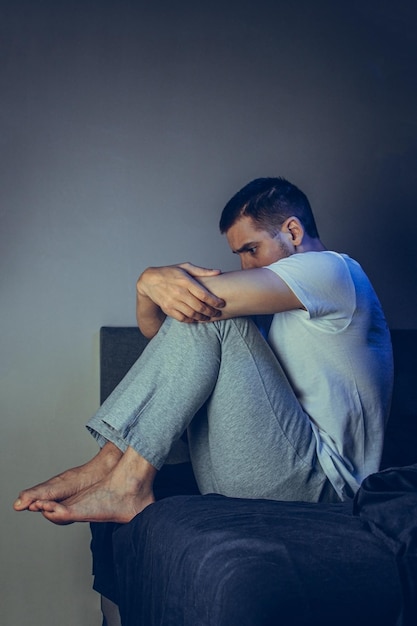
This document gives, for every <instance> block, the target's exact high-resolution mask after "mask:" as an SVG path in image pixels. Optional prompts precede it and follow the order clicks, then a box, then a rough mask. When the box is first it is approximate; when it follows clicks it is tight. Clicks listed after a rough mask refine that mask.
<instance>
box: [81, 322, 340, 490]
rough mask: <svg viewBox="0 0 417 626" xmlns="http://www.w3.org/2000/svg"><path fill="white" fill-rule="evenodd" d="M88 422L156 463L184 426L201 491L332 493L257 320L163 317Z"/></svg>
mask: <svg viewBox="0 0 417 626" xmlns="http://www.w3.org/2000/svg"><path fill="white" fill-rule="evenodd" d="M87 427H88V428H89V430H90V431H91V432H92V434H93V435H94V436H95V437H96V439H97V440H98V442H99V444H100V445H103V444H104V443H105V442H106V441H111V442H113V443H114V444H115V445H116V446H118V447H119V448H120V449H121V450H122V451H124V450H126V448H127V447H128V446H131V447H132V448H134V449H135V450H136V451H137V452H138V453H139V454H140V455H141V456H143V457H144V458H145V459H146V460H147V461H148V462H149V463H151V464H152V465H153V466H154V467H155V468H157V469H160V468H161V467H162V465H163V464H164V462H165V461H166V459H167V457H168V455H169V452H170V449H171V447H172V445H173V444H174V442H175V441H177V440H178V439H179V437H180V436H181V435H182V433H183V432H184V431H185V430H187V432H188V442H189V449H190V456H191V462H192V466H193V470H194V473H195V477H196V480H197V484H198V486H199V489H200V491H201V493H203V494H204V493H213V492H215V493H220V494H223V495H226V496H232V497H244V498H271V499H276V500H306V501H319V500H322V501H323V500H327V501H328V500H337V497H336V496H335V494H334V492H333V489H332V488H331V486H330V484H329V483H328V481H327V479H326V476H325V474H324V473H323V470H322V469H321V466H320V464H319V462H318V460H317V456H316V440H315V436H314V434H313V431H312V429H311V426H310V421H309V419H308V417H307V415H306V414H305V413H304V411H303V409H302V408H301V406H300V404H299V402H298V400H297V398H296V396H295V394H294V392H293V390H292V388H291V386H290V384H289V382H288V380H287V378H286V376H285V374H284V372H283V370H282V368H281V366H280V364H279V362H278V360H277V359H276V357H275V355H274V354H273V352H272V350H271V349H270V347H269V346H268V344H267V342H266V341H265V340H264V339H263V337H262V336H261V334H260V333H259V331H258V329H257V328H256V326H255V324H254V323H253V322H252V321H251V320H250V319H248V318H236V319H231V320H223V321H217V322H211V323H208V324H191V325H190V324H181V323H179V322H177V321H175V320H173V319H170V318H168V319H167V320H166V321H165V322H164V324H163V326H162V327H161V329H160V331H159V332H158V334H157V335H156V336H155V337H154V338H153V339H152V341H150V343H149V344H148V345H147V347H146V348H145V350H144V352H143V353H142V355H141V356H140V358H139V359H138V361H137V362H136V363H135V364H134V365H133V367H132V368H131V370H130V371H129V372H128V374H127V375H126V376H125V378H124V379H123V380H122V381H121V383H120V384H119V385H118V387H117V388H116V389H115V390H114V392H113V393H112V394H111V395H110V396H109V398H107V400H106V401H105V402H104V404H103V405H102V406H101V407H100V409H99V410H98V412H97V413H96V414H95V415H94V416H93V417H92V418H91V420H90V421H89V422H88V424H87Z"/></svg>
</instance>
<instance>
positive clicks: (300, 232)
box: [282, 216, 304, 247]
mask: <svg viewBox="0 0 417 626" xmlns="http://www.w3.org/2000/svg"><path fill="white" fill-rule="evenodd" d="M282 232H283V233H284V234H285V233H286V234H287V235H288V237H289V239H290V243H291V245H293V246H295V247H298V246H300V245H301V243H302V241H303V239H304V226H303V225H302V223H301V222H300V220H299V219H298V217H294V216H293V217H289V218H288V219H286V220H285V222H284V224H283V225H282Z"/></svg>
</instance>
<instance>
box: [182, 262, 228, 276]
mask: <svg viewBox="0 0 417 626" xmlns="http://www.w3.org/2000/svg"><path fill="white" fill-rule="evenodd" d="M178 267H181V268H182V269H184V270H185V271H186V272H188V274H190V275H191V276H195V277H198V276H218V274H221V273H222V271H221V270H219V269H210V268H207V267H200V266H199V265H194V264H193V263H180V264H179V265H178Z"/></svg>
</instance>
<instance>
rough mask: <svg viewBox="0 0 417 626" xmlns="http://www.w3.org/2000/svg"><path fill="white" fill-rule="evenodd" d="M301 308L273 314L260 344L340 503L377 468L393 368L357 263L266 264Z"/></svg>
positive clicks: (334, 259) (325, 259)
mask: <svg viewBox="0 0 417 626" xmlns="http://www.w3.org/2000/svg"><path fill="white" fill-rule="evenodd" d="M268 269H270V270H272V271H273V272H275V273H276V274H277V275H278V276H280V278H282V280H283V281H284V282H285V283H286V284H287V285H288V286H289V288H290V289H291V290H292V291H293V292H294V293H295V295H296V296H297V298H298V299H299V300H300V302H302V304H303V305H304V306H305V308H306V310H305V311H304V310H294V311H288V312H284V313H277V314H275V315H274V317H273V320H272V324H271V328H270V330H269V335H268V342H269V344H270V345H271V347H272V348H273V350H274V352H275V354H276V355H277V357H278V359H279V361H280V363H281V365H282V366H283V368H284V371H285V372H286V375H287V377H288V379H289V381H290V383H291V385H292V387H293V389H294V391H295V393H296V395H297V397H298V399H299V401H300V403H301V405H302V407H303V409H304V411H305V412H306V414H307V415H308V416H309V418H310V421H311V424H312V428H313V431H314V434H315V436H316V441H317V454H318V458H319V461H320V464H321V466H322V468H323V470H324V472H325V474H326V475H327V477H328V478H329V480H330V482H331V483H332V485H333V487H334V488H335V490H336V492H337V493H338V494H339V496H340V497H341V498H342V499H346V498H347V497H348V498H349V497H353V495H354V494H355V492H356V491H357V489H358V487H359V485H360V483H361V482H362V480H363V479H364V478H365V477H366V476H367V475H368V474H370V473H372V472H375V471H378V469H379V463H380V460H381V452H382V445H383V438H384V428H385V423H386V420H387V418H388V413H389V408H390V401H391V393H392V381H393V363H392V348H391V340H390V334H389V329H388V327H387V323H386V321H385V318H384V314H383V312H382V308H381V305H380V303H379V300H378V298H377V296H376V294H375V292H374V290H373V287H372V285H371V284H370V282H369V279H368V278H367V276H366V274H365V273H364V272H363V270H362V268H361V267H360V265H359V264H358V263H357V262H356V261H354V260H352V259H351V258H349V257H348V256H347V255H345V254H338V253H336V252H330V251H325V252H304V253H299V254H294V255H292V256H290V257H288V258H285V259H282V260H280V261H277V262H276V263H273V264H272V265H269V266H268Z"/></svg>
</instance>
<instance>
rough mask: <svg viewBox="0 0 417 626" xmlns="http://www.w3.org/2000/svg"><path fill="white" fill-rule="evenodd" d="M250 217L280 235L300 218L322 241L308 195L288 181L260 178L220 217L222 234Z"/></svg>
mask: <svg viewBox="0 0 417 626" xmlns="http://www.w3.org/2000/svg"><path fill="white" fill-rule="evenodd" d="M244 216H248V217H251V218H252V219H253V221H254V222H255V223H256V224H257V225H258V226H259V229H260V230H266V231H267V232H269V233H270V234H272V235H276V234H277V233H278V232H279V230H280V228H281V225H282V224H283V222H285V220H286V219H287V218H288V217H291V216H294V217H297V218H298V219H299V220H300V222H301V223H302V225H303V227H304V228H305V231H306V233H307V235H309V236H310V237H313V238H318V237H319V233H318V230H317V226H316V222H315V219H314V216H313V212H312V210H311V206H310V203H309V201H308V199H307V196H306V195H305V194H304V193H303V192H302V191H301V190H300V189H298V187H296V186H295V185H293V184H292V183H290V182H288V181H287V180H285V178H256V179H255V180H253V181H252V182H250V183H248V184H247V185H245V187H243V188H242V189H241V190H240V191H238V192H237V193H236V194H235V195H234V196H233V198H231V199H230V200H229V202H228V203H227V204H226V206H225V207H224V209H223V211H222V215H221V218H220V223H219V227H220V232H221V233H225V232H227V231H228V230H229V228H230V227H231V226H233V224H234V223H235V222H236V221H237V220H238V219H240V218H241V217H244Z"/></svg>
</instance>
